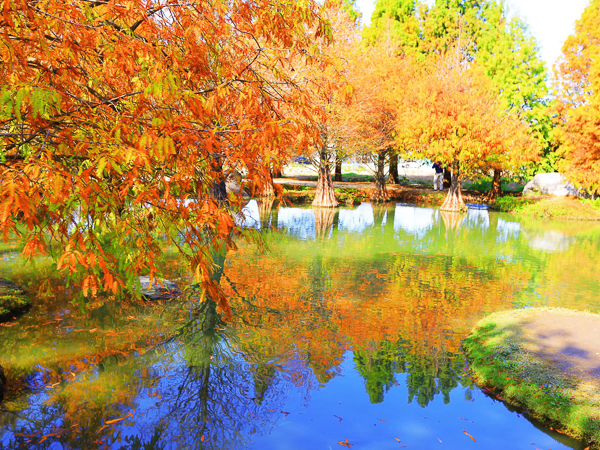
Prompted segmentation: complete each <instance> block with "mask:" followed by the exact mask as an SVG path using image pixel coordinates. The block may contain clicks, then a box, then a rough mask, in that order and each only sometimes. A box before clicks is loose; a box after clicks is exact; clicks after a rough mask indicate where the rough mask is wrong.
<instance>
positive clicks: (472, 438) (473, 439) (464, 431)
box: [463, 430, 477, 442]
mask: <svg viewBox="0 0 600 450" xmlns="http://www.w3.org/2000/svg"><path fill="white" fill-rule="evenodd" d="M463 433H465V434H466V435H467V436H469V437H470V438H471V440H472V441H473V442H477V441H476V440H475V438H474V437H473V436H471V435H470V434H469V433H467V431H466V430H463Z"/></svg>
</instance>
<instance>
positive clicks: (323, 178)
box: [312, 152, 338, 208]
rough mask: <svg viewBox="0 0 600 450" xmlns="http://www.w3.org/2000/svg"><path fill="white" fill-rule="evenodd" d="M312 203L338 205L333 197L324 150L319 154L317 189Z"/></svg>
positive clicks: (329, 205) (314, 204)
mask: <svg viewBox="0 0 600 450" xmlns="http://www.w3.org/2000/svg"><path fill="white" fill-rule="evenodd" d="M312 205H313V206H321V207H324V208H335V207H336V206H337V205H338V201H337V200H336V199H335V191H334V190H333V180H332V179H331V170H330V168H329V161H327V157H326V155H325V153H324V152H321V155H320V164H319V179H318V180H317V190H316V192H315V199H314V200H313V202H312Z"/></svg>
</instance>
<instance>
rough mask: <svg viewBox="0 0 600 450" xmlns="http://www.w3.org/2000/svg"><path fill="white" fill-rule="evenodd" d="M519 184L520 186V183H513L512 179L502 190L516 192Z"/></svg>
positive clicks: (519, 186)
mask: <svg viewBox="0 0 600 450" xmlns="http://www.w3.org/2000/svg"><path fill="white" fill-rule="evenodd" d="M521 186H522V184H520V183H515V182H514V181H512V182H510V183H508V184H507V185H506V186H505V187H504V190H505V191H507V192H518V191H519V190H520V188H521Z"/></svg>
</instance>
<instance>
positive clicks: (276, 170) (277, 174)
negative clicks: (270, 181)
mask: <svg viewBox="0 0 600 450" xmlns="http://www.w3.org/2000/svg"><path fill="white" fill-rule="evenodd" d="M281 177H283V170H282V169H281V165H280V164H276V165H273V171H272V172H271V178H281Z"/></svg>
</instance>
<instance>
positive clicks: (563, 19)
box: [356, 0, 590, 69]
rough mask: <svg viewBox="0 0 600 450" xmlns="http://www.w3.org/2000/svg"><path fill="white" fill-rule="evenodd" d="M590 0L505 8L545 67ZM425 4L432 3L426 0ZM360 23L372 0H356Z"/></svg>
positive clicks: (512, 3)
mask: <svg viewBox="0 0 600 450" xmlns="http://www.w3.org/2000/svg"><path fill="white" fill-rule="evenodd" d="M589 1H590V0H507V1H506V3H507V5H508V7H509V11H510V12H512V13H515V14H517V15H519V16H520V17H521V18H522V19H523V20H524V21H525V23H526V24H527V25H528V27H529V31H530V32H531V34H532V35H533V37H534V38H535V39H536V40H537V42H538V44H539V45H540V49H541V56H542V58H543V59H544V61H546V63H547V65H548V69H551V68H552V67H553V66H554V63H555V61H556V59H557V58H558V57H559V56H560V53H561V49H562V45H563V43H564V42H565V40H566V39H567V37H568V36H569V35H570V34H572V33H573V31H574V29H575V28H574V25H575V21H576V20H577V19H579V17H581V14H582V13H583V10H584V9H585V7H586V6H587V5H588V4H589ZM428 3H433V1H432V0H428ZM356 5H357V6H358V9H359V10H360V12H361V13H362V14H363V22H364V23H365V24H368V23H369V22H370V21H371V14H372V13H373V10H374V9H375V0H357V1H356Z"/></svg>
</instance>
